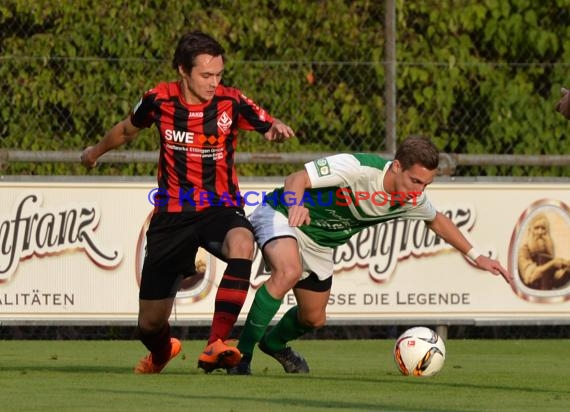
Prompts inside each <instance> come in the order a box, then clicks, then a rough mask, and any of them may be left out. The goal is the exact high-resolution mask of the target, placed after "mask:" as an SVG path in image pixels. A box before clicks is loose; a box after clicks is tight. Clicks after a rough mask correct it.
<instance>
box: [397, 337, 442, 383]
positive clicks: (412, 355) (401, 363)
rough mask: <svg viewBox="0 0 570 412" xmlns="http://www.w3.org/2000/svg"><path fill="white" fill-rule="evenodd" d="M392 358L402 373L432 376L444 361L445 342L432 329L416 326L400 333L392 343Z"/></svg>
mask: <svg viewBox="0 0 570 412" xmlns="http://www.w3.org/2000/svg"><path fill="white" fill-rule="evenodd" d="M394 360H395V361H396V365H398V368H399V369H400V372H402V375H406V376H408V375H411V376H432V375H435V374H436V373H438V372H439V371H440V370H441V368H443V364H444V362H445V344H444V343H443V339H441V338H440V336H439V335H438V334H437V333H435V332H434V331H433V330H431V329H429V328H426V327H423V326H417V327H415V328H411V329H408V330H407V331H405V332H404V333H402V334H401V335H400V337H399V338H398V340H397V341H396V344H395V345H394Z"/></svg>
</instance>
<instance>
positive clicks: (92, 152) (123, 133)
mask: <svg viewBox="0 0 570 412" xmlns="http://www.w3.org/2000/svg"><path fill="white" fill-rule="evenodd" d="M139 131H140V129H139V128H137V127H135V126H134V125H133V123H132V122H131V118H130V116H129V117H127V118H126V119H124V120H121V121H120V122H119V123H117V124H116V125H114V126H113V127H112V128H111V129H110V130H109V131H108V132H107V133H106V134H105V136H104V137H103V139H101V141H100V142H99V143H97V144H96V145H94V146H87V147H86V148H85V149H83V152H81V163H83V165H85V166H87V167H89V168H91V167H95V166H96V165H97V159H99V158H100V157H101V156H102V155H104V154H105V153H107V152H108V151H109V150H113V149H115V148H117V147H119V146H121V145H122V144H125V143H128V142H130V141H131V140H133V139H134V138H135V137H136V136H137V134H138V133H139Z"/></svg>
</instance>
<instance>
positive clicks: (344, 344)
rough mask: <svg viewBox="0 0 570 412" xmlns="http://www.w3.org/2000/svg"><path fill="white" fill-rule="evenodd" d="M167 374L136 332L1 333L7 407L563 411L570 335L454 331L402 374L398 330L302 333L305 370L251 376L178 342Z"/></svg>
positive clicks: (569, 401) (268, 364)
mask: <svg viewBox="0 0 570 412" xmlns="http://www.w3.org/2000/svg"><path fill="white" fill-rule="evenodd" d="M182 343H183V348H182V352H181V354H180V355H179V356H178V357H177V358H176V359H174V360H173V361H172V362H171V363H170V364H169V365H168V366H167V367H166V369H165V370H164V371H163V373H162V374H160V375H144V376H141V375H134V374H133V372H132V370H133V367H134V365H135V364H136V362H137V361H138V359H139V358H140V357H142V356H144V355H145V354H146V352H145V349H144V347H143V346H142V344H140V343H139V342H137V341H12V340H5V341H0V410H1V411H3V412H9V411H18V412H23V411H42V412H43V411H47V412H49V411H58V412H61V411H70V412H71V411H73V412H76V411H98V412H99V411H105V412H111V411H121V412H129V411H153V412H157V411H161V412H162V411H172V412H175V411H201V412H210V411H228V412H230V411H232V412H240V411H243V412H246V411H248V412H249V411H287V412H296V411H307V412H308V411H414V412H415V411H417V412H420V411H422V412H423V411H517V412H518V411H568V410H569V408H570V384H569V382H570V380H569V378H568V374H569V371H570V341H569V340H562V339H551V340H448V341H447V342H446V347H447V359H446V363H445V366H444V368H443V370H442V371H441V372H440V374H438V375H436V376H434V377H428V378H415V377H406V376H402V375H400V373H399V372H398V370H397V368H396V366H395V364H394V361H393V358H392V346H393V344H394V342H393V341H391V340H337V341H333V340H301V341H298V342H294V345H293V346H294V348H295V349H296V350H298V351H300V352H301V353H303V355H304V356H305V357H306V359H307V361H308V362H309V365H310V367H311V373H310V374H308V375H303V376H299V375H288V374H285V373H284V372H283V370H282V369H281V367H280V365H279V364H278V363H277V362H275V361H274V360H273V359H271V358H269V357H267V356H266V355H264V354H263V353H261V352H259V351H257V352H256V354H255V357H254V361H253V364H252V367H253V373H254V375H253V376H228V375H226V374H225V373H221V372H219V373H212V374H209V375H206V374H204V373H202V372H201V371H200V370H198V369H197V367H196V361H197V357H198V354H199V353H200V351H201V350H202V348H203V345H204V344H205V342H204V341H183V342H182Z"/></svg>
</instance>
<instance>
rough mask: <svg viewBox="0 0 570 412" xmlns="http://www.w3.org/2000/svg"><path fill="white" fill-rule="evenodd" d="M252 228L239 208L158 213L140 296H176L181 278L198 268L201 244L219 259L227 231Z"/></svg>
mask: <svg viewBox="0 0 570 412" xmlns="http://www.w3.org/2000/svg"><path fill="white" fill-rule="evenodd" d="M236 227H244V228H246V229H248V230H250V231H251V232H252V233H253V228H252V226H251V223H249V220H247V218H246V216H245V212H244V211H243V209H240V208H233V207H211V208H208V209H205V210H203V211H201V212H181V213H156V214H154V215H153V216H152V218H151V221H150V224H149V227H148V230H147V232H146V250H145V258H144V264H143V269H142V274H141V286H140V291H139V298H140V299H165V298H167V297H174V296H175V295H176V292H177V290H178V287H179V284H180V281H181V280H182V279H183V278H185V277H187V276H190V275H193V274H194V273H195V271H196V268H195V266H194V263H195V259H196V253H197V251H198V247H202V248H204V249H206V250H207V251H208V252H209V253H211V254H212V255H214V256H216V257H217V258H219V259H222V260H225V257H224V256H222V244H223V242H224V239H225V237H226V234H227V233H228V232H229V231H230V230H231V229H234V228H236Z"/></svg>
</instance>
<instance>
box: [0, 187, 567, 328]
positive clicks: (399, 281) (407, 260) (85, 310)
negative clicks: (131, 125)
mask: <svg viewBox="0 0 570 412" xmlns="http://www.w3.org/2000/svg"><path fill="white" fill-rule="evenodd" d="M273 187H274V184H270V183H263V182H261V183H242V184H241V192H242V193H247V192H249V196H248V197H247V203H246V212H248V213H250V212H251V211H252V210H253V208H254V206H255V204H256V203H257V202H258V201H260V199H261V193H263V192H269V191H270V190H271V189H273ZM153 189H154V185H153V183H151V182H149V183H136V182H134V183H130V182H125V181H120V182H117V183H114V182H111V183H107V182H104V183H103V182H71V183H67V182H54V183H46V182H29V181H26V182H6V181H3V182H0V193H1V196H0V324H27V323H35V324H41V323H51V324H70V323H71V324H113V323H117V324H121V323H122V324H133V325H134V324H136V318H137V312H138V281H139V274H140V270H141V265H142V256H143V253H144V244H145V236H144V235H145V230H146V225H147V222H148V218H149V216H150V213H151V212H152V209H153V207H152V205H151V203H150V202H149V193H151V192H152V190H153ZM427 193H428V196H429V198H430V199H431V201H432V203H433V204H434V205H435V206H436V208H437V209H438V210H439V211H440V212H442V213H445V214H447V215H448V216H449V217H451V219H452V220H453V221H454V222H455V223H456V224H457V225H458V226H459V227H460V228H461V230H462V231H463V232H464V233H465V234H466V235H467V236H468V238H470V239H471V240H472V242H473V243H474V244H476V245H477V247H478V248H479V249H480V250H482V251H485V252H486V253H487V252H488V253H489V254H492V255H493V256H494V257H497V258H498V259H499V260H500V261H501V262H502V263H503V264H504V265H505V266H506V267H508V268H509V269H510V270H511V271H512V273H513V274H514V275H515V282H514V284H513V286H512V287H511V286H510V285H508V284H507V283H506V282H505V281H504V280H503V279H502V278H501V277H498V276H494V275H492V274H490V273H488V272H484V271H481V270H478V269H477V268H475V267H473V266H472V265H471V264H470V263H469V261H468V260H467V259H466V258H464V257H463V256H462V255H461V254H460V253H458V252H457V251H455V250H454V249H453V248H451V247H450V246H449V245H448V244H446V243H445V242H444V241H443V240H442V239H440V238H438V237H436V236H435V235H434V234H433V233H432V232H430V231H429V230H427V228H426V226H425V224H424V223H423V222H417V221H402V220H397V221H392V222H387V223H385V224H381V225H378V226H374V227H370V228H368V229H366V230H364V231H363V232H361V233H360V234H358V235H356V236H354V237H353V238H352V239H351V241H350V242H349V243H347V244H346V245H344V246H342V247H339V248H337V249H336V250H335V275H334V278H333V288H332V294H331V298H330V301H329V306H328V318H329V323H335V322H342V323H414V322H420V321H421V322H433V323H448V324H453V323H457V324H461V323H478V324H481V323H486V322H489V323H495V324H501V323H504V324H513V323H530V324H535V323H552V324H556V323H567V322H568V313H570V302H569V300H570V281H568V279H569V278H570V268H569V267H568V266H567V265H568V263H570V214H569V211H568V207H567V205H568V204H570V185H564V184H555V183H532V184H530V183H454V182H449V183H448V182H446V183H434V184H433V185H431V186H430V187H429V188H428V191H427ZM258 195H259V196H258ZM537 222H538V223H537ZM539 223H540V224H539ZM539 230H542V231H545V232H547V233H548V234H549V237H548V236H547V243H546V244H547V246H548V247H547V248H546V250H547V252H546V253H534V251H535V250H539V249H540V248H538V249H537V247H536V246H532V245H536V242H534V243H533V239H534V237H533V236H534V235H533V233H536V232H537V231H539ZM542 242H543V243H544V242H545V241H542ZM527 244H529V245H530V246H527ZM204 255H205V256H206V260H207V262H208V265H207V268H206V272H205V274H204V275H203V276H202V277H197V278H196V279H194V282H193V284H190V285H187V288H186V289H183V290H180V291H179V293H178V295H177V298H176V304H175V310H174V311H173V315H172V322H173V324H209V322H210V320H211V316H212V312H213V307H214V296H215V293H216V287H217V284H218V282H219V280H220V278H221V274H222V273H223V269H224V267H225V265H224V263H223V262H221V261H219V260H217V259H215V258H212V257H210V256H208V255H206V254H204ZM525 258H526V259H527V260H526V261H525V260H524V259H525ZM528 259H531V260H532V259H534V261H533V262H531V261H529V260H528ZM541 259H542V260H541ZM525 271H526V272H525ZM531 272H533V273H531ZM267 276H268V274H267V273H265V272H264V267H263V264H262V261H261V257H260V254H259V253H257V254H256V258H255V261H254V265H253V271H252V276H251V284H252V290H251V291H250V294H249V296H248V300H247V302H246V305H245V307H244V310H243V311H242V314H241V316H240V321H243V319H244V318H245V315H246V314H247V310H248V308H249V306H250V304H251V300H252V298H253V295H254V289H256V288H258V287H259V286H260V285H261V284H262V282H263V281H264V280H266V279H267ZM529 276H530V277H529ZM523 277H526V279H527V280H526V281H523ZM535 278H536V279H535ZM538 278H540V279H538ZM541 279H542V280H541ZM294 304H295V299H294V297H293V294H292V293H290V294H289V295H287V296H286V298H285V299H284V302H283V305H282V307H281V310H280V312H279V313H280V314H282V313H284V312H285V311H286V310H287V309H289V308H290V307H291V306H292V305H294Z"/></svg>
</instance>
